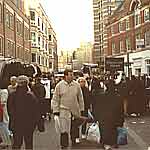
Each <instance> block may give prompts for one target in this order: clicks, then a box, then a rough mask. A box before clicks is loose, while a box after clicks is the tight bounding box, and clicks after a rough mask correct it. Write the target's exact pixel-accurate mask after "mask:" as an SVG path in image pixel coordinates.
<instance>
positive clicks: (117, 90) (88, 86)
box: [52, 70, 149, 150]
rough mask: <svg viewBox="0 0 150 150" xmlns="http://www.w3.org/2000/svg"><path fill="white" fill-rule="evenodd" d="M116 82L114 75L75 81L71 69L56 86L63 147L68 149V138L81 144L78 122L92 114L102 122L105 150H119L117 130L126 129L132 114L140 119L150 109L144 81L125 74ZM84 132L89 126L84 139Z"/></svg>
mask: <svg viewBox="0 0 150 150" xmlns="http://www.w3.org/2000/svg"><path fill="white" fill-rule="evenodd" d="M115 81H116V77H115V76H109V77H108V76H106V77H104V76H103V77H98V76H95V75H92V76H91V77H88V78H85V77H79V78H77V79H75V78H74V77H73V72H72V70H65V72H64V78H63V79H62V80H61V81H59V83H58V84H57V85H56V88H55V92H54V95H53V98H52V110H53V113H54V115H56V116H59V118H60V124H61V125H62V127H61V128H62V130H61V135H60V141H63V142H61V143H60V144H61V147H62V148H66V147H68V146H69V142H70V141H69V139H71V145H72V146H76V145H78V143H77V140H76V139H78V137H79V123H78V122H79V120H81V119H83V118H82V117H81V116H85V117H87V120H88V111H90V112H91V113H92V115H93V118H94V121H95V122H96V121H98V122H99V128H100V131H101V132H100V134H101V140H100V141H99V143H100V144H101V146H102V147H103V148H104V149H107V150H111V148H112V147H114V148H118V143H117V136H118V131H117V128H118V127H123V126H124V118H125V117H128V116H130V115H134V116H137V117H140V116H141V115H144V113H145V112H146V111H147V109H149V97H147V96H146V93H145V88H146V87H145V85H146V83H145V80H144V79H143V78H139V77H135V76H132V77H131V80H129V78H127V77H125V74H122V78H121V80H120V82H119V83H117V84H116V82H115ZM77 83H79V84H77ZM147 83H148V82H147ZM79 86H80V88H79ZM147 86H148V84H147ZM83 120H84V119H83ZM85 122H86V121H85ZM85 131H86V123H84V124H83V125H82V137H83V138H84V137H85ZM64 135H65V136H64ZM69 136H71V137H70V138H69ZM65 139H66V140H67V141H68V142H66V141H65Z"/></svg>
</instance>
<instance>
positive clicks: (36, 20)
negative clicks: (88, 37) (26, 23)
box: [30, 3, 58, 72]
mask: <svg viewBox="0 0 150 150" xmlns="http://www.w3.org/2000/svg"><path fill="white" fill-rule="evenodd" d="M30 19H31V21H30V23H31V41H32V42H31V43H32V44H31V53H32V63H36V64H38V65H39V66H40V69H41V71H42V72H49V71H55V70H57V68H58V66H57V64H58V58H57V39H56V33H55V32H54V29H53V28H52V25H51V22H50V20H49V18H48V16H47V15H46V13H45V11H44V9H43V7H42V5H41V4H40V3H38V5H36V6H34V5H32V4H31V5H30Z"/></svg>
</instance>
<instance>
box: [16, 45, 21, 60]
mask: <svg viewBox="0 0 150 150" xmlns="http://www.w3.org/2000/svg"><path fill="white" fill-rule="evenodd" d="M19 49H20V48H19V46H17V52H16V56H17V58H19Z"/></svg>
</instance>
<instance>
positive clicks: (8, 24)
mask: <svg viewBox="0 0 150 150" xmlns="http://www.w3.org/2000/svg"><path fill="white" fill-rule="evenodd" d="M5 23H6V26H7V27H9V26H10V22H9V11H8V10H6V18H5Z"/></svg>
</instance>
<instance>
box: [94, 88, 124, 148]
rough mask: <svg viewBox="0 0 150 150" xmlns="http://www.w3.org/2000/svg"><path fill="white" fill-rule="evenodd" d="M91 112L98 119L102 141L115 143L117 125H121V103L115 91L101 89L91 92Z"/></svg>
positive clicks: (109, 143)
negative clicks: (108, 91)
mask: <svg viewBox="0 0 150 150" xmlns="http://www.w3.org/2000/svg"><path fill="white" fill-rule="evenodd" d="M93 112H94V117H95V119H96V120H98V121H99V124H100V129H101V137H102V141H103V142H104V143H105V144H108V145H113V144H117V127H118V126H123V122H124V117H123V103H122V100H121V99H120V97H119V96H118V95H116V94H115V93H112V94H110V93H104V92H103V89H99V90H95V91H94V92H93Z"/></svg>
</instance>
